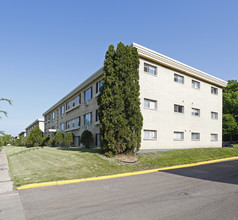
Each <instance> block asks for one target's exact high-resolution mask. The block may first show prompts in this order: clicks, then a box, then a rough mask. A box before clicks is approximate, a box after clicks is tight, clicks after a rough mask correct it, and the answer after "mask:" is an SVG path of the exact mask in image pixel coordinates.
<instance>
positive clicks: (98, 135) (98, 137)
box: [96, 134, 100, 147]
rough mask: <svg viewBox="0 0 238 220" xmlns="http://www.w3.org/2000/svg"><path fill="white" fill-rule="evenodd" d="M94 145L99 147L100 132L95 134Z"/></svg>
mask: <svg viewBox="0 0 238 220" xmlns="http://www.w3.org/2000/svg"><path fill="white" fill-rule="evenodd" d="M96 146H97V147H100V134H96Z"/></svg>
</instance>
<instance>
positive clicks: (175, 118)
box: [43, 43, 227, 149]
mask: <svg viewBox="0 0 238 220" xmlns="http://www.w3.org/2000/svg"><path fill="white" fill-rule="evenodd" d="M132 46H134V47H136V48H137V50H138V53H139V57H140V67H139V75H140V100H141V112H142V115H143V129H142V142H141V149H171V148H196V147H220V146H221V142H222V88H223V87H225V86H226V84H227V83H226V82H225V81H223V80H220V79H218V78H216V77H213V76H211V75H208V74H206V73H204V72H201V71H199V70H197V69H194V68H192V67H190V66H187V65H185V64H183V63H180V62H178V61H176V60H173V59H171V58H169V57H166V56H164V55H161V54H159V53H157V52H154V51H152V50H149V49H147V48H145V47H142V46H140V45H138V44H135V43H133V44H132ZM102 77H103V69H102V68H101V69H100V70H98V71H97V72H96V73H95V74H93V75H92V76H91V77H90V78H88V79H87V80H86V81H85V82H83V83H82V84H81V85H79V86H78V87H77V88H76V89H74V90H73V91H72V92H71V93H69V94H68V95H66V96H65V97H64V98H63V99H61V100H60V101H59V102H58V103H56V104H55V105H54V106H52V107H51V108H50V109H49V110H47V111H46V112H45V113H44V114H43V115H44V117H45V135H47V136H50V135H53V134H54V133H55V132H56V131H57V130H62V131H63V132H67V131H71V132H72V133H73V134H74V137H75V140H74V145H75V146H79V137H80V136H81V134H82V132H83V131H84V130H85V129H88V130H90V131H92V133H93V134H94V139H95V143H94V146H96V145H99V143H97V141H96V135H99V126H98V125H99V121H96V110H97V108H98V105H97V94H98V93H96V89H97V90H98V89H99V87H98V86H96V85H97V83H98V82H99V81H101V80H102ZM198 87H199V88H198ZM89 88H92V98H91V99H90V100H89V101H88V102H87V103H85V101H84V99H85V97H84V96H85V91H86V90H87V89H89ZM211 90H213V93H217V94H213V93H212V92H211ZM79 95H81V103H79V102H78V96H79ZM67 103H70V106H69V107H70V108H69V109H68V107H67V106H68V105H69V104H67ZM73 103H74V104H73ZM62 106H64V113H63V114H61V107H62ZM176 111H177V112H176ZM53 112H54V113H53ZM88 113H92V121H91V124H90V125H88V126H87V127H85V125H84V115H85V114H88ZM79 117H80V125H79V126H78V118H79ZM73 120H74V121H73ZM69 121H70V123H68V122H69ZM62 123H63V124H64V129H63V127H62V126H61V124H62Z"/></svg>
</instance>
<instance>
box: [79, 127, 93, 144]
mask: <svg viewBox="0 0 238 220" xmlns="http://www.w3.org/2000/svg"><path fill="white" fill-rule="evenodd" d="M81 143H82V144H83V145H84V146H85V147H90V146H91V145H92V143H93V134H92V132H91V131H88V130H85V131H84V132H83V133H82V135H81Z"/></svg>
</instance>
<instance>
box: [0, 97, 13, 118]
mask: <svg viewBox="0 0 238 220" xmlns="http://www.w3.org/2000/svg"><path fill="white" fill-rule="evenodd" d="M0 101H6V102H8V103H9V104H10V105H12V101H11V100H10V99H6V98H0ZM0 113H3V114H4V115H5V116H7V112H6V111H4V110H2V109H0ZM0 118H2V117H1V115H0Z"/></svg>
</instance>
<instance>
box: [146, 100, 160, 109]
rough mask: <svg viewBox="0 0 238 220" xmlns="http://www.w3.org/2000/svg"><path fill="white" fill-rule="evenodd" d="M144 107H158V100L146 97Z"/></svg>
mask: <svg viewBox="0 0 238 220" xmlns="http://www.w3.org/2000/svg"><path fill="white" fill-rule="evenodd" d="M144 107H145V108H149V109H156V108H157V101H154V100H150V99H144Z"/></svg>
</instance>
